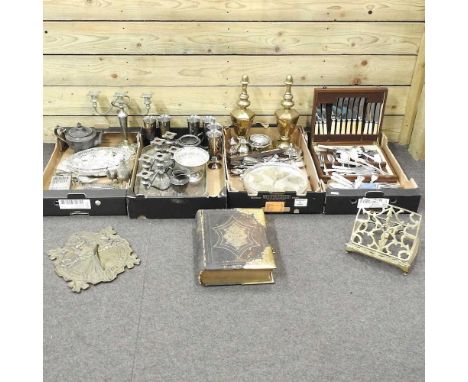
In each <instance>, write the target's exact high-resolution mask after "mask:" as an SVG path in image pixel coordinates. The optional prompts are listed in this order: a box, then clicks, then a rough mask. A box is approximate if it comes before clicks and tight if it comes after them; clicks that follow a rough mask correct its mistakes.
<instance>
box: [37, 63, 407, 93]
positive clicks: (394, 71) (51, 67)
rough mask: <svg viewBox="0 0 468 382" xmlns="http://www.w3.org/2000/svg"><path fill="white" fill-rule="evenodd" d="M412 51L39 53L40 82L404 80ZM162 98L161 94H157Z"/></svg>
mask: <svg viewBox="0 0 468 382" xmlns="http://www.w3.org/2000/svg"><path fill="white" fill-rule="evenodd" d="M415 61H416V57H415V56H393V55H389V56H370V55H358V56H326V55H318V56H278V57H275V58H271V57H268V56H68V55H65V56H45V57H44V85H90V84H93V85H95V86H137V85H143V86H200V85H204V86H212V85H213V86H215V85H231V86H233V85H236V84H238V83H239V82H240V79H241V76H242V75H243V74H246V73H247V74H249V77H250V81H251V84H252V85H280V84H282V82H283V81H284V78H285V76H286V75H287V74H289V73H293V74H294V78H295V83H296V84H299V85H316V84H324V83H325V84H329V85H409V84H410V82H411V77H412V73H413V67H414V64H415ZM162 98H163V97H162Z"/></svg>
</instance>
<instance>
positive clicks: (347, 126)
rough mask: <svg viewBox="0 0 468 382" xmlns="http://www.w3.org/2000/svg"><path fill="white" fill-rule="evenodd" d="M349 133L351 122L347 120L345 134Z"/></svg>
mask: <svg viewBox="0 0 468 382" xmlns="http://www.w3.org/2000/svg"><path fill="white" fill-rule="evenodd" d="M350 133H351V120H350V119H348V120H346V134H350Z"/></svg>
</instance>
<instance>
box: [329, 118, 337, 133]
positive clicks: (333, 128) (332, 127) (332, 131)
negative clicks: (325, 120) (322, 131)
mask: <svg viewBox="0 0 468 382" xmlns="http://www.w3.org/2000/svg"><path fill="white" fill-rule="evenodd" d="M335 126H336V122H335V120H334V119H332V123H331V127H330V134H335Z"/></svg>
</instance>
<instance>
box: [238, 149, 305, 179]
mask: <svg viewBox="0 0 468 382" xmlns="http://www.w3.org/2000/svg"><path fill="white" fill-rule="evenodd" d="M275 162H276V163H288V164H292V165H294V166H296V167H298V168H303V167H304V166H305V164H304V160H303V155H302V150H301V149H299V148H298V147H295V148H294V149H293V150H291V149H274V150H268V151H264V152H262V153H252V154H250V155H244V156H237V157H231V158H230V160H229V173H230V174H231V175H234V176H239V175H242V174H244V172H245V171H246V170H247V169H249V168H251V167H253V166H255V165H258V164H261V163H275Z"/></svg>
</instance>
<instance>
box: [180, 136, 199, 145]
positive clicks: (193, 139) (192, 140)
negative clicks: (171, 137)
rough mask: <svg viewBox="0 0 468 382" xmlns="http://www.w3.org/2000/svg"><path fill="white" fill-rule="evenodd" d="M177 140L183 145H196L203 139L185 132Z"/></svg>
mask: <svg viewBox="0 0 468 382" xmlns="http://www.w3.org/2000/svg"><path fill="white" fill-rule="evenodd" d="M177 142H178V143H179V145H181V146H182V147H195V146H200V143H201V140H200V138H198V137H197V136H196V135H193V134H185V135H182V136H181V137H180V138H179V139H178V140H177Z"/></svg>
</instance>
